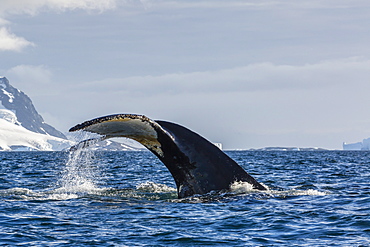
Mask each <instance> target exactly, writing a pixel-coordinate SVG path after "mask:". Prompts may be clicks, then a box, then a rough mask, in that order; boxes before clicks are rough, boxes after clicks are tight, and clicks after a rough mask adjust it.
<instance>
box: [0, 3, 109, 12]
mask: <svg viewBox="0 0 370 247" xmlns="http://www.w3.org/2000/svg"><path fill="white" fill-rule="evenodd" d="M114 7H116V0H79V1H75V0H32V1H29V0H2V1H1V6H0V13H2V14H32V15H35V14H37V13H38V12H39V11H42V10H54V11H67V10H75V9H82V10H98V11H104V10H107V9H112V8H114Z"/></svg>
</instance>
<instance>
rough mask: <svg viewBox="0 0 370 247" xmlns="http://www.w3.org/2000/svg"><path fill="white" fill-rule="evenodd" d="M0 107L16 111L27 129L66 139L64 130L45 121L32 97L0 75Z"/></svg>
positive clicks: (19, 119) (20, 121)
mask: <svg viewBox="0 0 370 247" xmlns="http://www.w3.org/2000/svg"><path fill="white" fill-rule="evenodd" d="M0 109H7V110H10V111H12V112H14V114H15V116H16V119H17V122H18V123H19V124H20V125H21V126H22V127H24V128H25V129H27V130H30V131H32V132H36V133H40V134H46V135H51V136H55V137H59V138H63V139H66V137H65V135H64V134H63V133H62V132H60V131H58V130H56V129H55V128H54V127H52V126H50V125H48V124H47V123H45V122H44V119H43V118H42V117H41V115H40V114H38V112H37V111H36V109H35V107H34V105H33V104H32V101H31V99H30V98H29V97H28V96H27V95H26V94H25V93H23V92H22V91H20V90H18V89H16V88H14V87H13V86H12V85H10V83H9V81H8V79H6V78H5V77H0Z"/></svg>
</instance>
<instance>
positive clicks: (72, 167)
mask: <svg viewBox="0 0 370 247" xmlns="http://www.w3.org/2000/svg"><path fill="white" fill-rule="evenodd" d="M79 137H80V138H83V139H86V138H87V137H86V136H85V135H83V136H82V135H81V136H79ZM76 147H78V145H76ZM100 173H101V172H100V168H99V164H97V158H96V153H95V152H94V151H91V150H89V149H84V148H83V146H81V147H80V148H74V149H73V150H71V151H69V154H68V160H67V162H66V165H65V168H64V170H63V171H62V174H61V177H60V179H59V180H58V182H57V186H58V189H57V191H58V192H60V193H72V194H76V193H77V194H85V193H92V192H94V191H97V190H99V187H98V184H99V181H100V179H99V177H100Z"/></svg>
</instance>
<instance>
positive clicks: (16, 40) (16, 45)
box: [0, 27, 34, 52]
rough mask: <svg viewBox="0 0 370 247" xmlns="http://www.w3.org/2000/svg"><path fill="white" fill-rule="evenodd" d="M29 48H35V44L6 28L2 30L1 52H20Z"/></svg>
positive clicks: (0, 35) (0, 33) (0, 34)
mask: <svg viewBox="0 0 370 247" xmlns="http://www.w3.org/2000/svg"><path fill="white" fill-rule="evenodd" d="M27 46H34V44H33V43H32V42H29V41H27V40H26V39H24V38H22V37H18V36H17V35H15V34H13V33H11V32H9V30H8V29H7V28H5V27H1V28H0V51H18V52H19V51H21V50H22V49H23V48H25V47H27Z"/></svg>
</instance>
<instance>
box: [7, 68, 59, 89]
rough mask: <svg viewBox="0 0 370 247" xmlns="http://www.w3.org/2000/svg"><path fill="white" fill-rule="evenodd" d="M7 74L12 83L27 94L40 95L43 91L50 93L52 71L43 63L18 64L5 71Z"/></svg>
mask: <svg viewBox="0 0 370 247" xmlns="http://www.w3.org/2000/svg"><path fill="white" fill-rule="evenodd" d="M5 75H6V77H7V78H8V79H9V80H10V81H11V84H13V85H14V86H15V87H17V88H18V89H20V90H22V91H24V92H26V93H27V94H28V93H30V94H32V95H39V94H42V93H43V91H45V92H49V93H50V91H48V89H49V88H48V86H49V84H51V80H52V72H51V71H50V70H49V69H48V68H46V67H45V66H43V65H39V66H33V65H18V66H15V67H13V68H11V69H9V70H8V71H7V72H5Z"/></svg>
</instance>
